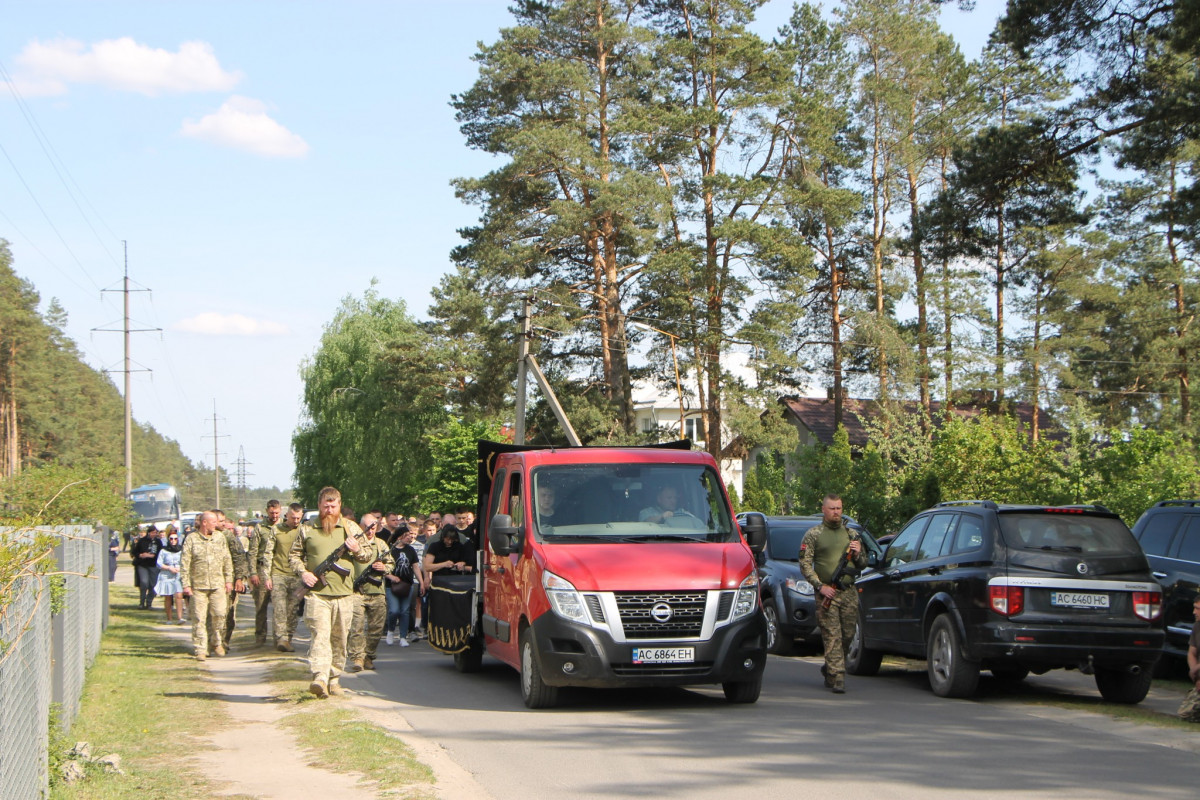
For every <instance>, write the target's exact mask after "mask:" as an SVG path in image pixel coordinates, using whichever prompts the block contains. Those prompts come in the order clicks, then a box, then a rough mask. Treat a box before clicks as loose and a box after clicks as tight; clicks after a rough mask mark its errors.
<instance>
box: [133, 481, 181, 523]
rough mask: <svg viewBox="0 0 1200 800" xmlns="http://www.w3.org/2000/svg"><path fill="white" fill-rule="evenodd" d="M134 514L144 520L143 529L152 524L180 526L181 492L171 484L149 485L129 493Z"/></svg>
mask: <svg viewBox="0 0 1200 800" xmlns="http://www.w3.org/2000/svg"><path fill="white" fill-rule="evenodd" d="M129 501H130V502H131V503H133V512H134V513H135V514H137V515H138V516H140V517H141V518H142V524H143V527H145V525H148V524H150V523H154V524H155V525H159V526H160V527H161V525H160V523H163V524H165V523H167V522H171V523H174V524H175V525H176V526H178V525H179V492H177V491H175V487H174V486H172V485H171V484H169V483H148V484H146V485H145V486H139V487H137V488H136V489H134V490H133V491H131V492H130V493H129Z"/></svg>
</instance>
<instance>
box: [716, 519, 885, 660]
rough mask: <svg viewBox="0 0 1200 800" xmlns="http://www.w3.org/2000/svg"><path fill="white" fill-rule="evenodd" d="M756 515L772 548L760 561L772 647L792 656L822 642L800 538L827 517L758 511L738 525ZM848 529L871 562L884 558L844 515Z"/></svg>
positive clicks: (868, 536)
mask: <svg viewBox="0 0 1200 800" xmlns="http://www.w3.org/2000/svg"><path fill="white" fill-rule="evenodd" d="M751 514H754V515H755V516H759V517H762V519H763V525H764V527H765V528H766V532H767V538H766V540H767V544H766V547H764V548H763V551H762V554H761V555H760V556H759V557H758V577H759V589H760V592H761V595H762V604H763V613H764V615H765V616H766V618H767V649H768V650H769V651H770V652H772V653H775V654H777V655H786V654H787V653H789V652H791V650H792V646H793V645H794V644H795V642H796V640H797V639H802V640H804V641H806V642H812V643H817V644H819V643H820V641H821V631H820V629H819V628H818V627H817V604H816V599H815V598H814V597H813V587H812V584H811V583H809V582H808V581H806V580H805V579H804V576H803V575H802V574H801V573H800V540H801V539H803V538H804V534H806V533H808V531H809V530H811V529H812V528H814V527H816V526H817V525H820V524H821V519H822V518H821V515H820V514H816V515H813V516H806V517H768V516H765V515H763V514H759V513H758V512H755V511H748V512H743V513H741V514H738V524H739V525H743V526H744V525H745V524H746V518H747V517H748V516H750V515H751ZM842 520H843V521H844V522H845V523H846V526H847V527H848V528H850V529H851V530H854V531H858V533H859V535H860V536H861V537H862V540H863V544H864V546H865V547H866V549H867V559H868V563H869V564H875V563H877V562H878V560H879V559H880V557H881V556H882V555H883V548H882V547H880V546H879V545H878V544H876V543H875V539H874V537H872V536H871V534H870V533H869V532H868V531H867V529H866V528H864V527H863V526H862V525H859V524H858V523H857V522H855V521H854V520H853V519H851V518H850V517H842Z"/></svg>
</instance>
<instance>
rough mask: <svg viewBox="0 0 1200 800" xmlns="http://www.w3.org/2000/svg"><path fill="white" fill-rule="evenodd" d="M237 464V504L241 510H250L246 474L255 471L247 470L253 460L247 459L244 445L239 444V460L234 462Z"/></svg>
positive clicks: (251, 473)
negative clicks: (247, 501)
mask: <svg viewBox="0 0 1200 800" xmlns="http://www.w3.org/2000/svg"><path fill="white" fill-rule="evenodd" d="M233 463H234V464H235V465H237V505H238V510H239V511H244V510H249V509H247V508H246V489H247V488H248V487H247V486H246V476H247V475H253V474H254V473H253V472H246V467H247V465H249V464H251V463H252V462H250V461H247V460H246V451H245V449H244V448H243V447H242V445H238V457H237V461H235V462H233Z"/></svg>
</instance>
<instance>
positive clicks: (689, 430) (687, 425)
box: [683, 417, 704, 444]
mask: <svg viewBox="0 0 1200 800" xmlns="http://www.w3.org/2000/svg"><path fill="white" fill-rule="evenodd" d="M683 435H684V436H685V437H686V438H688V439H691V440H692V441H693V442H695V443H697V444H700V443H701V442H703V441H704V420H701V419H698V418H696V417H691V418H689V419H685V420H684V421H683Z"/></svg>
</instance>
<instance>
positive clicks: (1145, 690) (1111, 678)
mask: <svg viewBox="0 0 1200 800" xmlns="http://www.w3.org/2000/svg"><path fill="white" fill-rule="evenodd" d="M1153 679H1154V668H1153V667H1147V666H1145V665H1143V666H1142V668H1141V670H1140V671H1139V672H1137V673H1136V674H1135V673H1132V672H1130V671H1129V670H1128V669H1102V668H1100V667H1096V688H1097V689H1099V690H1100V696H1101V697H1103V698H1104V699H1105V700H1107V701H1108V702H1110V703H1125V704H1127V705H1133V704H1134V703H1140V702H1142V701H1143V700H1145V699H1146V695H1147V694H1149V692H1150V682H1151V681H1152V680H1153Z"/></svg>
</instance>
